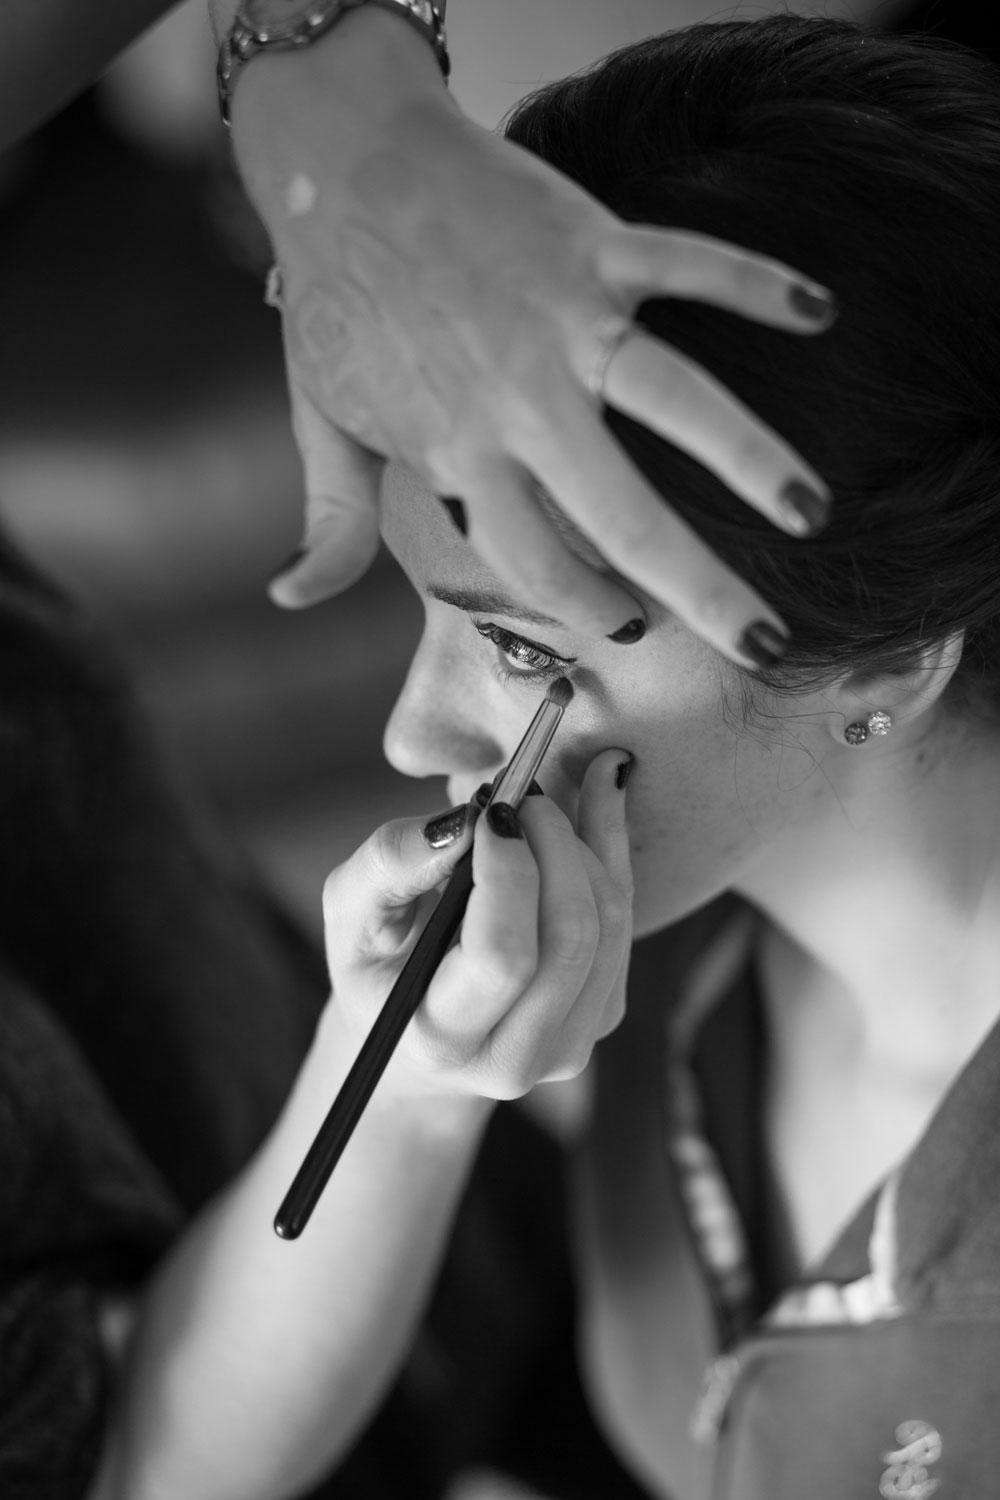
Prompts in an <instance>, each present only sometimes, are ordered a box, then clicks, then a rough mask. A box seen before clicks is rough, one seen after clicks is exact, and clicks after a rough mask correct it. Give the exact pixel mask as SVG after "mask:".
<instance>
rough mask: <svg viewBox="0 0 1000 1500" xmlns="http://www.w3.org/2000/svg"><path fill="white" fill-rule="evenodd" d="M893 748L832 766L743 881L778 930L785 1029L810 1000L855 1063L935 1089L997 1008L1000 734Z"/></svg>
mask: <svg viewBox="0 0 1000 1500" xmlns="http://www.w3.org/2000/svg"><path fill="white" fill-rule="evenodd" d="M939 742H940V743H939ZM886 751H887V752H888V753H886V754H882V755H879V756H878V757H877V758H876V757H871V759H870V760H869V762H868V763H867V764H866V763H863V762H861V761H860V755H861V754H862V753H863V752H862V751H858V752H854V753H855V754H857V755H858V757H859V759H858V760H857V761H851V760H848V759H847V758H846V757H840V758H839V762H838V763H837V764H835V765H834V766H833V767H832V769H831V768H830V767H829V766H824V767H823V774H824V777H825V781H824V786H823V793H822V795H821V796H819V797H818V798H817V804H816V809H815V811H814V812H813V813H812V814H811V815H810V817H809V818H808V819H807V820H806V822H805V823H804V824H803V825H800V826H798V827H796V828H795V829H794V830H793V831H791V832H789V834H788V835H787V836H782V838H781V839H780V840H779V841H778V844H777V845H776V846H775V848H774V849H773V850H772V851H769V853H768V856H767V858H766V860H765V862H764V863H763V864H762V865H760V866H757V867H755V868H754V869H753V870H752V871H751V872H748V874H747V877H746V879H745V880H744V881H743V882H742V883H741V886H740V890H741V893H742V894H744V895H745V896H746V897H747V898H748V899H749V900H750V901H751V902H753V903H754V904H755V905H756V906H757V907H758V908H759V909H760V910H761V911H762V912H764V914H765V915H766V916H767V917H768V918H769V919H770V921H771V924H772V926H771V929H770V930H769V931H768V933H767V935H766V938H765V941H764V945H763V950H762V955H761V957H762V972H763V976H764V983H765V989H766V990H767V992H768V998H769V1002H770V1003H771V1007H772V1011H773V1012H774V1013H775V1015H776V1016H777V1017H778V1019H779V1024H780V1017H781V1014H782V1010H783V1008H787V1007H794V1006H796V1004H797V1000H798V997H800V996H801V997H805V998H806V1000H807V1001H809V1002H810V1003H813V1004H814V1005H815V1006H816V1007H817V1008H818V1010H819V1011H820V1012H821V1013H822V1014H823V1016H824V1017H825V1018H826V1019H827V1021H828V1022H829V1023H830V1025H831V1026H832V1028H833V1031H834V1033H835V1034H836V1035H837V1036H838V1037H839V1038H840V1043H841V1045H842V1046H843V1048H844V1049H845V1056H847V1057H850V1058H852V1059H853V1064H852V1065H853V1066H854V1067H855V1068H856V1069H861V1070H864V1069H867V1068H872V1069H877V1070H878V1075H879V1076H880V1077H882V1078H884V1079H885V1080H886V1082H887V1083H888V1082H890V1081H891V1080H893V1079H895V1080H897V1081H898V1082H899V1083H901V1084H902V1085H903V1086H905V1087H911V1086H914V1085H916V1086H927V1087H929V1088H936V1087H937V1086H938V1085H939V1084H940V1082H941V1081H942V1080H944V1079H947V1078H950V1077H952V1076H954V1073H955V1072H956V1071H957V1070H958V1068H959V1067H961V1066H962V1064H963V1063H964V1062H965V1061H966V1060H967V1059H968V1057H969V1056H971V1054H972V1052H973V1051H974V1050H975V1049H976V1047H977V1046H978V1045H979V1043H980V1042H981V1041H982V1039H983V1037H984V1036H985V1034H986V1032H987V1031H988V1030H989V1028H990V1027H991V1026H992V1024H993V1023H994V1021H995V1020H996V1019H997V1017H998V1016H1000V736H998V735H996V734H991V735H987V734H985V733H983V734H980V733H973V732H971V731H970V732H964V731H963V732H956V731H955V729H954V726H953V725H952V726H941V727H939V728H935V729H934V730H932V731H930V732H929V733H927V734H926V735H925V736H923V737H921V738H920V739H919V741H918V740H916V739H913V740H910V741H909V742H908V741H907V740H906V739H905V738H904V737H903V736H901V737H900V742H898V743H897V745H896V746H894V747H892V748H891V749H890V747H889V746H888V745H887V746H886ZM838 766H839V767H841V768H842V770H841V772H840V775H839V776H838ZM789 1013H790V1012H789Z"/></svg>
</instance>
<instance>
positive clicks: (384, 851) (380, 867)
mask: <svg viewBox="0 0 1000 1500" xmlns="http://www.w3.org/2000/svg"><path fill="white" fill-rule="evenodd" d="M405 834H406V824H405V823H403V822H400V821H398V820H397V821H395V822H392V823H383V824H382V826H381V827H380V828H376V830H375V832H374V833H373V834H372V835H371V837H370V838H369V839H368V841H367V843H365V844H364V845H363V846H362V853H363V858H364V863H365V867H366V871H365V872H366V874H367V875H368V876H369V877H370V878H371V880H372V883H373V884H375V885H379V886H382V885H386V884H391V883H392V882H391V877H393V876H394V875H395V873H396V870H397V867H398V865H399V863H400V861H401V859H402V857H403V846H404V840H405Z"/></svg>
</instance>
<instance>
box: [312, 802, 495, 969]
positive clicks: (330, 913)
mask: <svg viewBox="0 0 1000 1500" xmlns="http://www.w3.org/2000/svg"><path fill="white" fill-rule="evenodd" d="M478 816H479V809H478V807H475V806H473V805H471V804H468V803H465V804H462V805H461V806H459V807H456V808H449V809H448V811H447V812H446V813H439V814H437V815H436V816H435V817H432V818H431V819H426V818H398V819H396V820H395V821H394V822H391V823H384V824H383V825H382V827H381V828H378V829H376V831H375V832H374V833H373V834H372V835H371V837H370V838H369V839H367V840H366V841H365V843H363V844H362V845H361V847H360V848H359V849H358V850H357V851H356V852H355V853H354V854H353V855H352V856H351V858H350V859H349V860H347V861H346V863H345V864H342V865H340V866H339V867H338V868H337V869H336V870H334V872H333V874H332V875H331V876H330V877H329V879H328V880H327V882H326V886H325V888H324V892H323V909H324V915H325V917H326V920H327V924H328V925H330V924H331V923H332V924H334V925H336V926H338V927H339V928H341V929H342V930H348V929H350V930H353V931H355V932H356V933H357V934H358V936H359V938H360V939H361V946H362V947H363V948H364V949H365V951H366V952H367V953H368V954H369V955H372V954H376V953H381V955H382V956H390V955H391V953H392V952H394V951H395V950H396V949H397V948H398V946H399V944H400V942H401V941H402V940H403V938H404V937H405V936H406V935H407V933H408V931H409V930H410V928H411V927H412V926H413V925H414V922H415V920H416V918H417V917H419V916H422V915H424V913H425V909H426V907H427V905H428V902H427V901H424V900H422V899H421V898H424V897H430V896H431V895H432V893H433V892H434V891H435V890H436V888H437V887H438V886H440V885H441V883H442V882H443V881H445V880H447V878H448V877H449V875H450V874H451V872H452V870H453V869H454V867H455V865H456V864H457V863H458V861H459V859H460V858H461V857H462V855H463V854H464V853H465V852H466V850H467V849H468V848H469V846H470V845H471V843H472V834H473V830H474V828H475V824H476V819H477V818H478Z"/></svg>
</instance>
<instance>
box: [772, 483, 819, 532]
mask: <svg viewBox="0 0 1000 1500" xmlns="http://www.w3.org/2000/svg"><path fill="white" fill-rule="evenodd" d="M778 503H779V505H780V506H781V511H782V514H783V515H784V517H785V520H786V521H787V522H788V524H789V526H790V527H791V528H792V530H793V531H795V532H796V534H797V535H798V536H817V535H818V534H819V533H820V532H821V531H822V530H823V528H824V526H826V524H827V522H828V521H829V519H830V512H831V509H832V506H831V503H830V501H829V500H828V499H827V498H826V496H825V495H821V494H819V492H818V491H817V490H814V489H813V488H812V487H811V486H810V485H808V484H804V483H803V481H802V480H801V479H790V480H789V481H788V483H787V484H786V485H783V486H782V489H781V492H780V494H779V495H778Z"/></svg>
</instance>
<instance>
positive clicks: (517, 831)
mask: <svg viewBox="0 0 1000 1500" xmlns="http://www.w3.org/2000/svg"><path fill="white" fill-rule="evenodd" d="M486 821H487V823H488V824H489V825H490V828H491V829H492V830H493V832H494V833H495V834H496V836H497V838H498V839H523V838H524V834H523V833H522V832H521V824H520V822H519V821H518V817H517V813H516V812H515V811H514V809H513V808H512V807H510V806H509V805H508V804H507V803H506V802H494V803H493V805H492V806H491V807H488V808H487V809H486Z"/></svg>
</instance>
